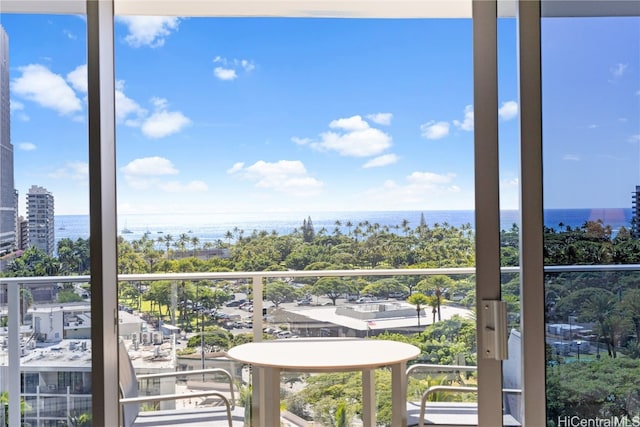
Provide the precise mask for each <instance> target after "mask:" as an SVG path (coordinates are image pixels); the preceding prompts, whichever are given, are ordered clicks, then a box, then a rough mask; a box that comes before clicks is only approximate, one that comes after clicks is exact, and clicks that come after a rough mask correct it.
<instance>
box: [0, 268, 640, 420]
mask: <svg viewBox="0 0 640 427" xmlns="http://www.w3.org/2000/svg"><path fill="white" fill-rule="evenodd" d="M613 271H640V265H577V266H552V267H545V272H546V273H565V272H613ZM518 272H519V268H518V267H505V268H502V273H504V274H517V273H518ZM473 274H475V268H472V267H469V268H433V269H380V270H318V271H262V272H203V273H161V274H121V275H119V276H118V281H119V282H154V281H161V280H163V281H165V280H166V281H170V282H173V283H177V282H179V281H215V280H248V281H250V283H249V284H250V286H251V290H252V293H253V295H263V294H264V293H263V292H264V284H265V281H268V280H270V279H292V280H295V279H296V278H309V277H313V278H321V277H341V278H350V277H351V278H352V277H365V276H366V277H391V276H432V275H446V276H470V275H473ZM89 282H90V276H49V277H19V278H0V286H2V287H4V286H5V285H6V289H7V290H6V295H7V299H6V303H7V304H6V305H7V314H8V322H7V327H6V328H5V330H6V332H7V346H6V348H7V352H6V354H5V355H4V358H5V360H4V361H3V363H2V364H4V365H8V367H10V369H8V370H7V371H8V381H7V385H8V387H7V391H9V396H15V395H20V365H21V353H20V348H21V344H22V339H21V335H22V333H23V331H21V329H20V324H19V323H20V322H18V321H16V319H20V312H19V311H20V291H19V288H20V286H21V285H38V284H52V283H73V284H80V283H89ZM0 289H1V288H0ZM263 308H265V305H264V301H263V299H262V298H254V300H253V312H252V313H251V314H249V313H247V315H248V316H251V318H252V327H251V331H252V333H253V340H255V341H261V340H262V339H263V329H264V327H265V320H264V319H263V316H262V313H263ZM434 369H435V368H434ZM470 369H471V370H473V369H474V368H472V367H465V368H461V370H470ZM22 396H23V397H30V398H31V397H33V396H32V394H28V395H27V394H24V393H23V394H22ZM40 396H41V397H42V396H44V395H43V394H40ZM79 396H81V397H86V396H84V395H79ZM19 404H20V402H19V400H17V399H11V398H10V399H9V405H19ZM27 416H28V415H27Z"/></svg>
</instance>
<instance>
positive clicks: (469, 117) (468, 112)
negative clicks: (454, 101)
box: [429, 105, 473, 139]
mask: <svg viewBox="0 0 640 427" xmlns="http://www.w3.org/2000/svg"><path fill="white" fill-rule="evenodd" d="M453 124H454V125H455V126H456V127H458V128H460V129H462V130H466V131H469V132H470V131H472V130H473V105H467V106H465V107H464V119H462V121H459V120H454V121H453ZM447 131H448V127H447ZM429 139H435V138H429Z"/></svg>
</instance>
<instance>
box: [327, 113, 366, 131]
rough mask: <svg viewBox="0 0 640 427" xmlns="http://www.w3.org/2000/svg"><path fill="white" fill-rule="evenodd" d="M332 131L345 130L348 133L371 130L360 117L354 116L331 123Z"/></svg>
mask: <svg viewBox="0 0 640 427" xmlns="http://www.w3.org/2000/svg"><path fill="white" fill-rule="evenodd" d="M329 127H330V128H331V129H343V130H346V131H354V130H364V129H369V123H367V122H365V121H364V120H362V117H360V116H352V117H347V118H344V119H337V120H333V121H331V123H329Z"/></svg>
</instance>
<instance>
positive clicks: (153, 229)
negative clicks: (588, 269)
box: [55, 208, 632, 244]
mask: <svg viewBox="0 0 640 427" xmlns="http://www.w3.org/2000/svg"><path fill="white" fill-rule="evenodd" d="M422 214H424V217H425V221H426V223H427V224H428V225H429V226H433V225H434V224H443V223H445V222H446V223H448V224H449V225H452V226H455V227H460V226H462V225H463V224H471V227H472V228H473V227H474V222H475V221H474V211H471V210H469V211H366V212H310V213H299V212H298V213H290V212H286V213H282V212H278V213H212V214H208V215H204V214H194V215H166V214H153V215H121V216H120V217H119V218H118V221H119V224H118V232H119V233H120V232H121V231H122V229H123V228H127V229H128V230H130V231H131V233H128V234H122V236H123V237H124V238H125V239H127V240H134V239H140V238H141V237H142V235H143V234H144V233H147V232H148V233H149V236H150V238H152V239H155V240H158V238H159V237H164V236H166V235H168V234H170V235H171V236H172V237H173V238H174V240H175V239H176V238H177V237H178V236H179V235H180V234H183V233H186V234H188V235H189V236H191V237H194V236H195V237H198V239H199V240H200V244H202V243H205V242H208V241H210V242H215V241H216V240H218V239H219V240H222V241H226V239H225V234H227V232H228V231H230V232H231V233H235V232H234V230H236V229H237V230H242V231H243V234H244V235H245V236H248V235H250V234H251V233H252V232H253V231H254V230H257V231H267V232H269V233H270V232H272V231H276V232H277V233H278V234H279V235H283V234H289V233H291V232H293V230H295V229H296V228H299V227H301V226H302V222H303V221H304V220H305V219H307V218H309V217H311V221H312V222H313V226H314V229H315V231H316V233H317V232H318V231H319V230H320V229H322V228H323V227H324V228H326V229H327V233H329V234H331V233H333V231H334V229H335V228H336V226H337V224H336V221H339V222H340V229H341V231H342V232H343V233H345V234H346V233H348V231H349V229H348V227H347V226H346V224H347V222H349V221H350V222H351V223H352V224H353V226H352V227H351V230H353V229H354V228H355V227H356V226H357V225H358V224H359V223H362V222H365V221H368V222H369V223H370V224H375V223H377V224H380V226H382V227H384V226H389V227H393V226H396V225H401V224H402V223H403V221H405V220H406V221H408V225H409V227H411V228H415V227H416V226H418V225H419V224H420V216H421V215H422ZM631 215H632V212H631V209H622V208H616V209H612V208H596V209H548V210H545V212H544V223H545V225H546V226H548V227H553V228H556V229H559V228H561V227H560V224H562V227H565V226H571V227H579V226H581V225H582V224H584V223H585V222H586V221H590V220H591V221H595V220H598V219H602V221H603V222H604V223H605V224H608V225H610V226H611V227H612V228H613V229H614V231H615V230H618V229H619V228H620V227H622V226H624V227H627V228H629V227H630V223H631ZM55 220H56V231H55V234H56V241H59V240H60V239H63V238H70V239H72V240H75V239H77V238H80V237H81V238H85V239H86V238H88V237H89V216H88V215H59V216H56V218H55ZM519 223H520V214H519V212H518V211H517V210H504V211H502V212H501V214H500V226H501V229H503V230H506V229H509V228H511V226H512V224H519ZM392 230H393V228H392ZM398 232H399V233H402V228H400V230H399V231H398Z"/></svg>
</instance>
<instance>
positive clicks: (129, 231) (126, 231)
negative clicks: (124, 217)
mask: <svg viewBox="0 0 640 427" xmlns="http://www.w3.org/2000/svg"><path fill="white" fill-rule="evenodd" d="M120 232H121V233H122V234H132V233H133V231H131V230H129V229H128V228H127V223H126V222H125V223H124V227H122V230H121V231H120Z"/></svg>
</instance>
